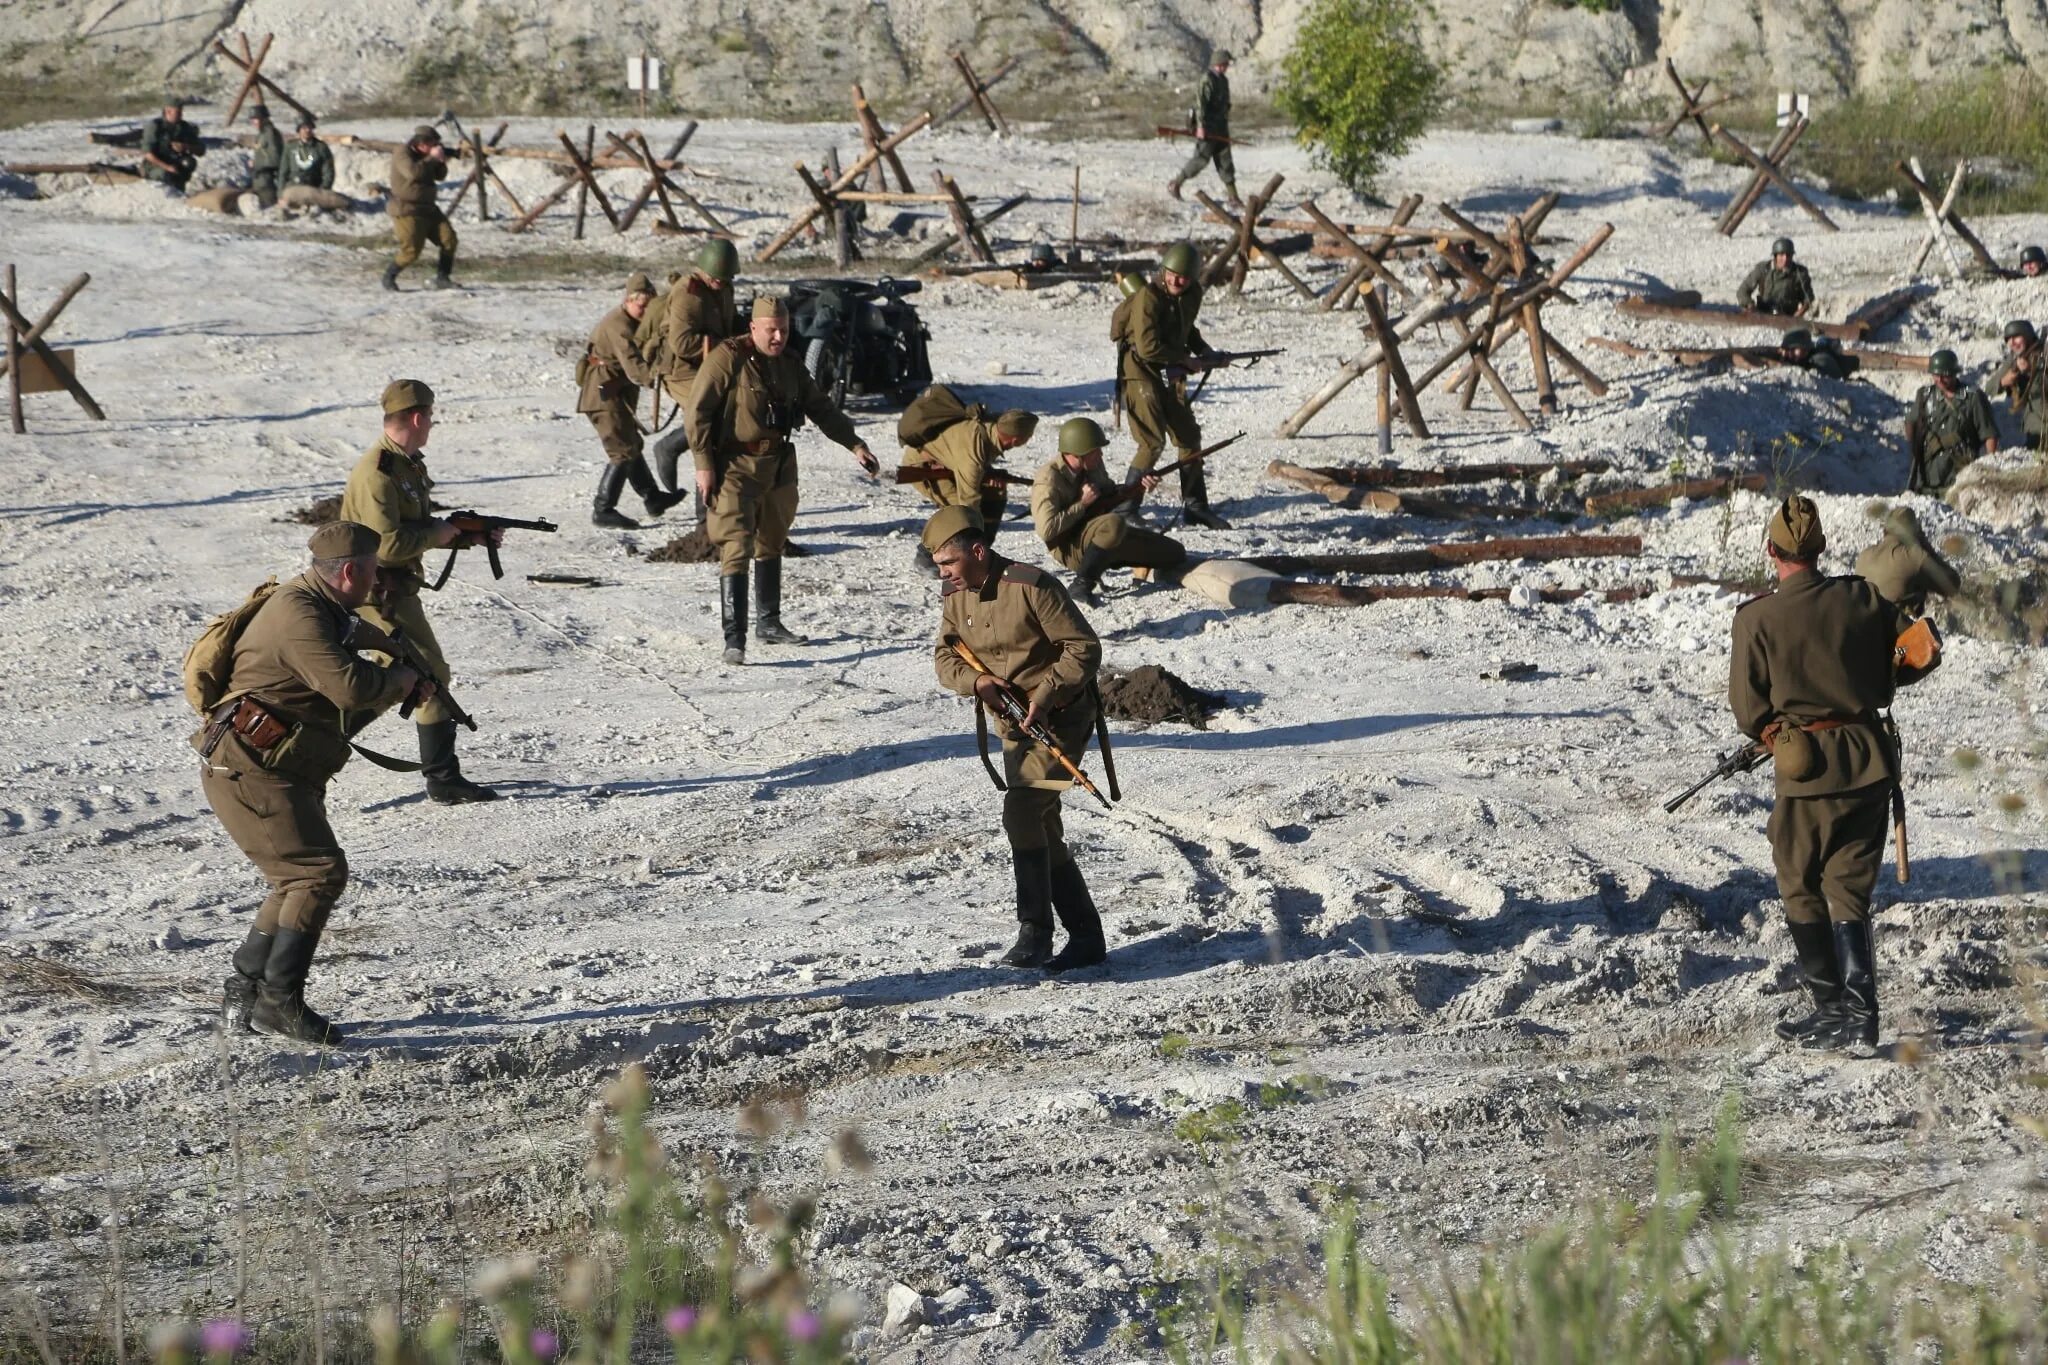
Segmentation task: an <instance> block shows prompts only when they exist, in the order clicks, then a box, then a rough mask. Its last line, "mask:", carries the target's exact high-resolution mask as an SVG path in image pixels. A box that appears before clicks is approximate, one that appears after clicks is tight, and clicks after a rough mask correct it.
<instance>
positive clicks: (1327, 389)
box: [1275, 292, 1476, 437]
mask: <svg viewBox="0 0 2048 1365" xmlns="http://www.w3.org/2000/svg"><path fill="white" fill-rule="evenodd" d="M1474 306H1476V305H1475V304H1474V303H1473V302H1472V301H1470V300H1459V299H1456V298H1453V297H1452V296H1451V294H1450V293H1448V292H1445V293H1442V294H1439V295H1437V296H1435V297H1433V298H1430V299H1428V300H1426V301H1425V302H1424V304H1423V306H1422V307H1420V308H1418V309H1416V310H1415V311H1414V312H1413V313H1410V314H1409V315H1408V316H1407V317H1405V318H1403V319H1401V322H1400V324H1399V325H1398V326H1396V327H1395V328H1394V335H1395V336H1397V337H1399V338H1401V339H1402V340H1403V341H1406V340H1407V339H1408V338H1409V337H1411V336H1413V335H1414V334H1415V333H1416V332H1419V331H1421V330H1422V329H1423V328H1424V327H1426V326H1428V325H1429V324H1430V323H1432V322H1435V321H1437V320H1438V319H1440V318H1442V317H1444V316H1445V315H1446V314H1447V313H1449V312H1451V311H1452V310H1454V309H1456V310H1464V311H1469V310H1470V309H1471V308H1472V307H1474ZM1379 363H1380V348H1379V347H1378V346H1374V347H1373V348H1372V349H1371V350H1369V351H1367V352H1366V353H1365V354H1364V355H1363V356H1361V357H1359V358H1358V359H1356V360H1347V361H1346V362H1344V364H1343V365H1341V366H1339V367H1338V370H1337V373H1336V375H1335V376H1334V377H1333V378H1332V379H1331V380H1330V382H1329V383H1327V384H1325V385H1323V387H1322V388H1320V389H1318V390H1317V391H1316V392H1315V394H1314V396H1312V397H1311V398H1310V399H1309V400H1308V401H1307V402H1305V403H1303V404H1302V405H1301V406H1300V407H1298V408H1296V409H1295V410H1294V415H1293V416H1291V417H1289V418H1288V419H1287V420H1286V421H1284V422H1282V423H1281V424H1280V426H1279V429H1278V431H1277V432H1276V433H1275V434H1277V435H1280V436H1286V437H1294V436H1298V435H1300V434H1301V429H1302V428H1303V427H1305V426H1307V425H1308V424H1309V422H1310V421H1311V420H1312V419H1313V418H1314V417H1315V415H1316V414H1317V413H1319V412H1321V411H1322V410H1323V409H1324V408H1326V407H1328V406H1329V405H1330V404H1331V403H1332V402H1334V401H1335V400H1336V397H1337V395H1338V394H1340V393H1342V392H1344V390H1345V389H1347V388H1349V387H1350V386H1351V384H1352V383H1353V381H1355V380H1356V379H1357V378H1358V377H1359V376H1360V375H1362V374H1366V373H1368V372H1369V371H1371V370H1372V368H1373V367H1374V366H1376V365H1378V364H1379Z"/></svg>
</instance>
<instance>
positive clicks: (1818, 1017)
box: [1777, 920, 1842, 1043]
mask: <svg viewBox="0 0 2048 1365" xmlns="http://www.w3.org/2000/svg"><path fill="white" fill-rule="evenodd" d="M1786 927H1787V928H1788V929H1790V930H1791V931H1792V947H1793V949H1794V951H1796V952H1797V953H1798V954H1799V978H1800V981H1801V983H1802V984H1804V985H1805V987H1806V993H1807V995H1808V997H1809V998H1811V999H1812V1001H1813V1009H1812V1011H1811V1012H1809V1013H1807V1014H1805V1015H1802V1016H1800V1017H1799V1018H1797V1019H1780V1020H1779V1021H1778V1027H1777V1034H1778V1036H1779V1037H1780V1038H1783V1039H1784V1040H1785V1041H1786V1042H1788V1043H1790V1042H1798V1041H1799V1040H1801V1039H1803V1038H1807V1037H1810V1036H1812V1035H1813V1034H1815V1033H1831V1032H1833V1031H1834V1027H1835V1022H1836V1018H1837V1016H1838V1014H1839V1012H1840V1010H1841V1004H1842V964H1841V963H1839V962H1837V961H1835V935H1834V931H1833V930H1832V929H1830V928H1829V927H1828V923H1827V921H1826V920H1819V921H1816V922H1815V923H1812V924H1800V923H1798V922H1796V921H1789V922H1788V923H1787V924H1786Z"/></svg>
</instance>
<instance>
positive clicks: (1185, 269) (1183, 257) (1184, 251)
mask: <svg viewBox="0 0 2048 1365" xmlns="http://www.w3.org/2000/svg"><path fill="white" fill-rule="evenodd" d="M1201 263H1202V261H1201V258H1200V257H1199V256H1197V255H1195V249H1194V247H1193V246H1192V245H1190V244H1189V243H1187V242H1175V243H1174V244H1173V245H1172V246H1170V247H1168V248H1166V250H1165V251H1164V252H1163V253H1162V254H1161V255H1160V257H1159V264H1160V266H1161V267H1162V268H1164V269H1166V270H1170V271H1172V272H1173V273H1174V274H1176V275H1192V274H1194V273H1195V271H1196V269H1197V268H1199V267H1200V265H1201Z"/></svg>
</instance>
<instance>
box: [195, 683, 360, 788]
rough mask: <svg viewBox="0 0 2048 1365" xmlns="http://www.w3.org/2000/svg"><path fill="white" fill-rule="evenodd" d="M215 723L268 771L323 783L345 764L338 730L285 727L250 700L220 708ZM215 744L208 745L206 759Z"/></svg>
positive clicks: (344, 748)
mask: <svg viewBox="0 0 2048 1365" xmlns="http://www.w3.org/2000/svg"><path fill="white" fill-rule="evenodd" d="M215 720H216V722H217V723H218V722H225V725H224V728H223V729H222V732H223V733H224V732H225V730H233V731H234V732H235V734H236V735H238V736H240V738H241V740H242V743H244V744H245V745H247V746H248V748H249V752H251V753H252V754H254V755H255V756H256V761H257V762H258V763H259V764H261V765H262V766H263V767H264V768H266V769H268V770H269V771H271V772H275V773H283V774H284V775H285V776H287V777H297V778H302V779H305V780H307V781H312V782H325V781H326V780H327V779H328V778H330V777H332V776H334V775H335V774H336V773H338V772H340V771H341V769H342V766H343V765H344V764H346V763H347V762H348V756H349V747H348V740H347V738H346V737H344V736H343V735H342V734H341V733H340V732H339V731H333V732H330V731H327V730H322V729H312V728H308V727H307V726H306V725H305V724H304V723H303V722H300V723H292V724H288V723H286V722H285V721H284V720H282V719H281V718H279V717H278V716H277V715H275V714H273V713H272V712H271V711H270V710H269V709H268V708H266V707H265V706H264V705H263V704H262V703H261V702H259V701H257V700H256V699H255V698H253V697H243V698H241V699H240V700H239V701H235V702H232V703H230V704H229V705H227V706H224V707H222V708H221V711H220V712H218V713H216V716H215ZM209 738H210V739H211V736H209ZM217 742H218V741H217V740H212V741H211V742H210V743H209V744H208V747H207V749H206V751H205V752H206V753H207V755H208V756H209V757H211V754H212V745H213V743H217Z"/></svg>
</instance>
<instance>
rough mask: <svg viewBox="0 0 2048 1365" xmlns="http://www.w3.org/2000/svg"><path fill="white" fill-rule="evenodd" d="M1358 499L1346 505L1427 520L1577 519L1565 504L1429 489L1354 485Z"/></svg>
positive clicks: (1575, 514) (1347, 501)
mask: <svg viewBox="0 0 2048 1365" xmlns="http://www.w3.org/2000/svg"><path fill="white" fill-rule="evenodd" d="M1350 492H1351V493H1352V494H1353V495H1354V497H1355V501H1354V500H1352V499H1346V500H1345V502H1344V504H1343V505H1344V506H1347V507H1359V508H1363V509H1365V510H1368V511H1373V512H1388V513H1397V514H1399V515H1402V516H1410V517H1420V518H1422V519H1423V520H1425V521H1577V520H1578V519H1579V514H1578V513H1577V512H1570V511H1565V510H1564V509H1562V508H1550V507H1528V506H1524V505H1522V504H1519V503H1499V502H1464V501H1461V500H1458V499H1453V498H1433V497H1430V496H1429V495H1428V494H1426V493H1396V492H1394V491H1393V490H1392V489H1387V488H1369V489H1367V488H1359V489H1352V490H1350Z"/></svg>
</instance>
